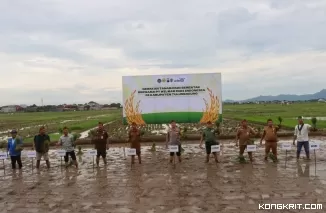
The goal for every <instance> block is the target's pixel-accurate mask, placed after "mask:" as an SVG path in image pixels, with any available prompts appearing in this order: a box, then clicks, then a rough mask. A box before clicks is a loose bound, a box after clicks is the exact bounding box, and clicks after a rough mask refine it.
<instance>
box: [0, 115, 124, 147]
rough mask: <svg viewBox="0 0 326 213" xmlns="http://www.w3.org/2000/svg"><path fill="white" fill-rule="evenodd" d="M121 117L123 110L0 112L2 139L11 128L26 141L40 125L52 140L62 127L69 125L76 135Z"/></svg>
mask: <svg viewBox="0 0 326 213" xmlns="http://www.w3.org/2000/svg"><path fill="white" fill-rule="evenodd" d="M119 118H121V110H103V111H70V112H34V113H14V114H11V113H9V114H5V113H3V114H0V121H1V122H0V132H2V134H1V133H0V139H1V137H5V136H7V135H8V134H7V133H6V131H8V130H9V129H13V128H15V129H18V130H19V135H20V136H22V137H23V138H24V142H25V143H26V142H27V143H28V142H32V141H33V136H34V135H35V134H37V133H38V131H39V127H40V126H42V125H44V126H45V127H46V129H47V132H48V133H49V135H50V138H51V141H57V140H58V139H59V137H60V135H61V133H62V128H63V127H64V126H67V127H68V128H69V131H70V132H71V133H72V134H73V135H74V139H77V138H78V137H80V135H79V133H81V132H83V131H86V130H88V129H91V128H94V127H96V126H97V124H98V122H99V121H101V122H103V123H107V122H110V121H113V120H116V119H119Z"/></svg>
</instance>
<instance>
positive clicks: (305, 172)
mask: <svg viewBox="0 0 326 213" xmlns="http://www.w3.org/2000/svg"><path fill="white" fill-rule="evenodd" d="M297 169H298V176H299V177H310V164H309V163H306V164H305V165H304V166H303V165H302V164H301V163H298V164H297Z"/></svg>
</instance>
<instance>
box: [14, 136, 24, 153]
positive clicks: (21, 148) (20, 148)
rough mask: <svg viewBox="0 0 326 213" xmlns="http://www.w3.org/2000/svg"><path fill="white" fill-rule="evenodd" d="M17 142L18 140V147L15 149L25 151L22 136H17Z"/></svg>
mask: <svg viewBox="0 0 326 213" xmlns="http://www.w3.org/2000/svg"><path fill="white" fill-rule="evenodd" d="M15 142H16V148H15V150H16V151H17V152H21V151H23V149H24V148H23V144H22V139H21V138H16V140H15Z"/></svg>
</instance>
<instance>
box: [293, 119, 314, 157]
mask: <svg viewBox="0 0 326 213" xmlns="http://www.w3.org/2000/svg"><path fill="white" fill-rule="evenodd" d="M309 130H311V125H309V124H305V123H304V122H303V119H302V117H301V116H299V117H298V125H296V126H295V128H294V138H293V145H294V146H295V140H297V160H299V157H300V152H301V149H302V146H303V147H304V151H305V152H306V157H307V160H310V155H309Z"/></svg>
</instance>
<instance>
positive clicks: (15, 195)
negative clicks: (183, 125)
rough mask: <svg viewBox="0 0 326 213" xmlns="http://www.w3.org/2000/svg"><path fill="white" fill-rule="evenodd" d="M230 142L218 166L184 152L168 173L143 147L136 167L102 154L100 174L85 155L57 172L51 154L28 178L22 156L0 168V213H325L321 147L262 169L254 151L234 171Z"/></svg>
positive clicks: (324, 150) (189, 148) (164, 154)
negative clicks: (17, 163)
mask: <svg viewBox="0 0 326 213" xmlns="http://www.w3.org/2000/svg"><path fill="white" fill-rule="evenodd" d="M314 141H316V142H321V141H320V140H319V139H314ZM230 142H231V141H223V142H222V149H221V152H220V156H219V158H220V163H218V164H216V163H215V162H214V160H213V158H211V162H209V163H208V164H206V163H204V160H205V152H204V150H201V149H199V148H198V144H184V145H183V148H184V150H185V151H184V153H183V162H182V163H178V162H177V163H176V164H175V166H174V165H173V164H170V163H168V158H169V155H168V151H167V150H166V149H165V148H164V147H163V146H157V147H156V149H157V150H156V152H151V151H149V150H150V146H143V147H142V158H143V163H142V164H137V163H136V164H134V165H131V161H130V157H128V156H126V157H124V151H123V148H122V147H118V146H115V147H111V148H110V150H109V151H108V165H107V166H104V165H103V162H101V163H100V167H99V168H96V167H93V159H92V157H87V156H86V154H84V155H82V156H79V157H77V159H78V162H79V164H80V165H79V166H80V168H79V169H78V170H77V169H75V168H74V167H73V166H71V167H69V168H68V169H65V168H64V167H61V162H60V157H58V156H57V155H56V152H55V150H52V151H51V152H50V157H51V164H52V168H51V169H50V170H47V169H46V166H45V162H44V161H42V164H41V169H40V171H36V170H35V168H34V169H33V170H32V165H31V162H32V160H31V159H29V158H27V157H25V156H24V157H23V164H24V168H23V170H22V171H21V172H20V171H12V170H11V168H10V161H8V160H5V165H6V168H5V170H3V168H0V169H2V170H0V180H1V186H0V187H1V190H0V212H14V213H29V212H31V213H38V212H39V213H47V212H49V213H56V212H58V213H65V212H67V213H69V212H87V213H90V212H112V213H133V212H139V213H156V212H162V213H181V212H187V213H188V212H189V213H196V212H198V213H201V212H235V213H239V212H248V213H249V212H323V211H325V210H303V211H302V210H301V211H298V210H282V211H280V210H274V211H270V210H258V204H262V203H282V204H290V203H299V204H306V203H322V204H324V208H326V196H325V195H326V191H325V190H326V144H323V143H322V144H321V149H320V150H318V151H316V161H315V157H314V153H313V152H312V153H311V160H310V161H305V160H304V159H303V157H304V152H302V159H300V161H299V162H296V159H295V148H294V147H293V150H291V151H289V152H288V153H286V152H285V151H283V150H281V149H280V148H279V150H278V151H279V163H273V162H272V161H271V160H269V162H265V161H264V148H263V147H259V148H258V150H257V152H255V153H254V158H255V162H254V163H253V164H251V163H246V164H240V163H239V162H238V161H237V159H236V158H237V154H238V149H237V148H236V147H235V146H234V144H233V143H230ZM281 142H291V141H286V140H285V141H281ZM162 145H163V144H162ZM120 146H121V145H120ZM279 147H280V146H279ZM84 151H85V150H84ZM246 157H247V156H246ZM136 160H137V158H136ZM136 162H137V161H136ZM34 163H35V162H34ZM0 166H2V165H1V161H0Z"/></svg>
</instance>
